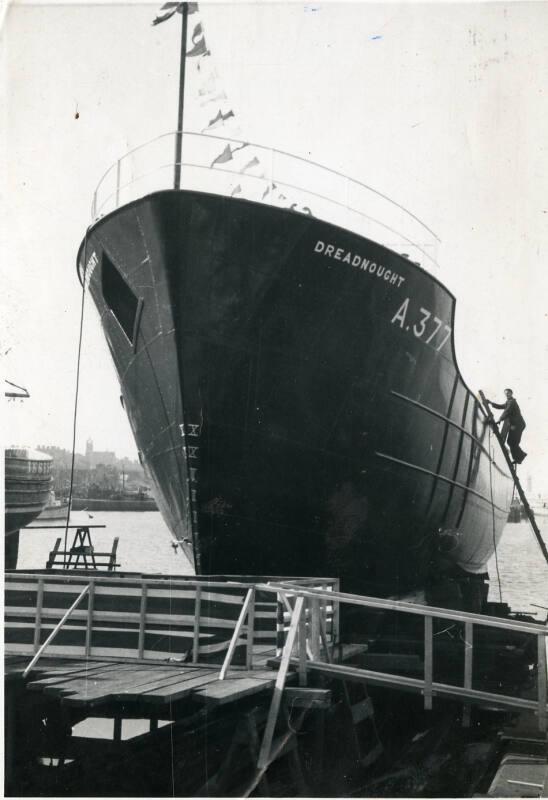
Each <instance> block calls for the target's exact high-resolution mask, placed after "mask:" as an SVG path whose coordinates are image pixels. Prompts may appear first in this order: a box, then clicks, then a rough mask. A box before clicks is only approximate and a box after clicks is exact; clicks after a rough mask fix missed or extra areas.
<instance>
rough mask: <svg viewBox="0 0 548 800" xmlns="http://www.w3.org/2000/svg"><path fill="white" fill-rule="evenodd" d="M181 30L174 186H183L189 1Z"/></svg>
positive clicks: (186, 4)
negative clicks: (182, 169)
mask: <svg viewBox="0 0 548 800" xmlns="http://www.w3.org/2000/svg"><path fill="white" fill-rule="evenodd" d="M182 5H183V11H182V17H183V21H182V30H181V63H180V67H179V111H178V114H177V135H176V139H175V178H174V183H173V186H174V188H175V189H180V188H181V163H182V158H183V109H184V100H185V67H186V32H187V22H188V3H183V4H182Z"/></svg>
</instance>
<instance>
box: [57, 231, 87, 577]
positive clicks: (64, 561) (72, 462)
mask: <svg viewBox="0 0 548 800" xmlns="http://www.w3.org/2000/svg"><path fill="white" fill-rule="evenodd" d="M89 228H90V226H88V227H87V229H86V234H85V236H84V251H83V254H84V259H83V261H84V269H83V272H82V301H81V304H80V331H79V335H78V355H77V358H76V387H75V391H74V414H73V420H72V458H71V465H70V488H69V501H68V509H67V522H66V526H65V543H64V551H65V554H64V557H63V569H68V562H67V542H68V529H69V522H70V511H71V507H72V492H73V488H74V460H75V454H76V420H77V418H78V391H79V388H80V362H81V359H82V338H83V331H84V305H85V299H86V271H87V260H86V255H87V243H88V232H89Z"/></svg>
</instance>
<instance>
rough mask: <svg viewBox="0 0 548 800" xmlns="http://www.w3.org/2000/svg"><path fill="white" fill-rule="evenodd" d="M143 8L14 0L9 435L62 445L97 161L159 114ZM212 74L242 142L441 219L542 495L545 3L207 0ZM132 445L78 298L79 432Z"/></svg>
mask: <svg viewBox="0 0 548 800" xmlns="http://www.w3.org/2000/svg"><path fill="white" fill-rule="evenodd" d="M159 5H160V4H158V5H154V4H152V5H148V4H142V3H139V4H136V3H133V4H124V5H122V4H120V5H113V4H108V3H101V4H93V3H87V4H83V5H71V4H61V5H48V4H38V5H36V4H32V5H31V4H27V3H24V2H23V3H16V4H13V3H12V4H11V5H10V6H9V8H8V10H7V13H6V14H5V17H4V21H3V26H2V30H1V34H0V35H1V42H0V53H1V55H0V69H1V75H2V81H3V84H4V87H3V88H4V91H3V92H2V95H3V101H2V107H1V113H2V116H3V122H4V124H3V125H2V130H3V131H4V136H3V139H2V141H1V147H2V158H3V160H5V163H6V167H7V168H6V169H5V170H2V175H3V181H2V184H1V196H2V204H3V207H4V208H3V212H2V220H3V224H2V225H0V234H1V241H0V244H1V264H0V269H1V270H2V275H1V279H2V287H3V291H2V297H1V299H0V303H1V304H2V309H1V319H2V328H3V333H2V341H1V349H0V354H1V355H2V361H3V372H4V375H5V377H6V378H8V379H9V380H11V381H14V382H16V383H19V384H22V385H24V386H25V387H27V388H28V390H29V392H30V395H31V397H30V399H29V400H27V401H25V402H23V403H9V404H7V405H6V406H5V408H4V409H3V413H4V425H3V430H4V438H5V443H6V444H12V443H14V444H15V443H19V444H27V445H30V446H36V445H38V444H55V445H59V446H63V447H67V448H70V447H71V445H72V426H73V413H74V398H75V381H76V365H77V352H78V332H79V324H80V303H81V289H80V285H79V283H78V280H77V278H76V272H75V260H76V252H77V249H78V245H79V243H80V241H81V239H82V238H83V235H84V233H85V230H86V227H87V225H88V224H89V222H90V205H91V199H92V195H93V191H94V189H95V186H96V185H97V183H98V182H99V179H100V177H101V175H102V174H103V173H104V172H105V170H106V169H107V168H108V167H109V166H110V165H111V164H112V163H113V162H114V161H115V159H116V158H118V157H119V156H120V155H123V154H124V153H126V152H127V151H128V150H129V149H131V148H132V147H135V146H136V145H138V144H141V143H143V142H146V141H147V140H149V139H152V138H153V137H155V136H158V135H160V134H162V133H165V132H167V131H171V130H174V129H175V127H176V113H177V90H178V87H177V79H178V66H179V60H178V59H179V35H180V18H179V16H178V15H176V17H175V18H173V19H172V20H169V21H167V22H165V23H163V24H162V25H158V26H156V27H152V25H151V21H152V19H153V18H154V16H155V15H156V13H157V11H158V8H159ZM203 14H204V24H205V33H206V39H207V43H208V47H209V48H210V50H211V51H212V53H213V55H214V57H215V60H216V64H217V69H218V73H219V75H220V77H221V79H222V83H223V88H224V89H225V91H226V93H227V95H228V96H229V98H230V99H231V101H232V105H233V108H234V111H235V113H236V115H237V117H238V120H239V124H240V128H241V130H242V132H243V134H244V135H245V137H246V138H248V139H249V140H250V141H253V142H257V143H261V144H264V145H267V146H272V147H275V148H277V149H280V150H284V151H287V152H291V153H294V154H296V155H299V156H302V157H305V158H309V159H312V160H314V161H317V162H319V163H321V164H324V165H326V166H328V167H331V168H333V169H336V170H339V171H340V172H342V173H344V174H347V175H349V176H351V177H353V178H355V179H357V180H359V181H363V182H364V183H367V184H368V185H370V186H373V187H375V188H376V189H378V190H380V191H382V192H383V193H385V194H387V195H389V196H390V197H392V198H393V199H394V200H396V201H398V202H399V203H401V204H403V205H404V206H405V207H406V208H409V209H410V210H411V211H412V212H413V213H414V214H415V215H416V216H418V217H419V218H420V219H422V220H424V222H425V223H426V224H427V225H428V226H429V227H430V228H432V229H433V230H434V231H435V232H436V233H437V234H438V236H439V237H440V238H441V241H442V244H441V246H440V250H439V254H438V261H439V264H440V267H439V271H438V272H437V277H438V278H439V279H440V280H442V281H443V282H444V283H445V284H446V285H447V287H448V288H449V289H450V290H451V291H452V292H453V293H454V294H455V295H456V297H457V311H456V321H455V343H456V351H457V356H458V360H459V365H460V368H461V371H462V373H463V376H464V378H465V380H466V382H467V383H468V385H469V386H470V388H471V389H472V390H474V391H477V390H478V389H480V388H482V389H483V390H484V391H485V393H486V394H487V396H488V397H491V398H493V399H498V400H499V401H501V402H502V400H503V399H504V398H503V389H504V388H505V387H506V386H510V387H512V388H513V389H514V393H515V395H516V397H517V399H518V401H519V403H520V406H521V408H522V412H523V414H524V416H525V419H526V422H527V429H526V431H525V434H524V438H523V442H522V444H523V446H524V449H525V450H527V451H528V452H529V457H528V459H527V461H526V462H525V464H524V467H523V468H522V475H524V476H527V475H530V476H531V477H532V486H533V490H534V494H537V493H542V494H543V495H545V496H548V420H547V416H548V415H547V409H548V300H547V298H548V272H547V270H546V266H545V265H546V263H547V261H548V196H547V190H546V187H547V186H548V88H547V87H548V3H546V2H540V3H537V2H534V3H528V2H512V3H477V2H470V3H455V4H450V3H431V4H419V3H405V4H398V3H392V4H388V3H383V4H375V3H348V4H345V3H320V2H318V3H307V4H303V3H268V2H266V3H265V2H263V3H261V4H258V3H252V4H246V3H238V4H212V3H209V4H207V5H206V6H205V7H203ZM88 437H92V438H93V440H94V444H95V447H96V449H98V450H107V449H108V450H115V451H116V452H117V454H118V456H120V457H122V456H126V457H131V458H135V454H136V447H135V444H134V442H133V439H132V435H131V431H130V429H129V425H128V423H127V420H126V418H125V415H124V412H123V410H122V408H121V406H120V403H119V388H118V384H117V379H116V376H115V372H114V368H113V366H112V364H111V361H110V356H109V354H108V350H107V346H106V343H105V341H104V338H103V336H102V333H101V330H100V326H99V322H98V317H97V314H96V312H95V309H94V307H93V304H92V302H91V300H90V298H86V300H85V304H84V330H83V344H82V354H81V373H80V394H79V402H78V416H77V437H76V447H77V450H78V451H83V449H84V447H85V440H86V439H87V438H88Z"/></svg>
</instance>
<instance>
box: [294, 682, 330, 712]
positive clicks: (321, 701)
mask: <svg viewBox="0 0 548 800" xmlns="http://www.w3.org/2000/svg"><path fill="white" fill-rule="evenodd" d="M284 702H285V703H287V704H288V706H289V707H290V708H314V709H316V708H330V706H331V702H332V692H331V690H330V689H309V688H305V687H303V686H299V687H286V689H285V690H284Z"/></svg>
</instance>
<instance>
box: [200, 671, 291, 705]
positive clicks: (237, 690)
mask: <svg viewBox="0 0 548 800" xmlns="http://www.w3.org/2000/svg"><path fill="white" fill-rule="evenodd" d="M275 682H276V676H275V674H274V673H271V675H270V677H268V678H262V679H258V678H249V677H246V678H225V679H224V680H222V681H216V682H214V683H211V684H210V685H209V686H206V687H205V688H204V689H200V690H197V691H195V692H194V695H193V696H194V697H195V698H196V700H199V701H200V702H202V703H204V705H207V706H219V705H224V704H225V703H231V702H235V701H236V700H241V699H242V698H243V697H248V696H249V695H252V694H257V693H258V692H263V691H265V690H266V689H271V688H272V687H273V686H274V684H275Z"/></svg>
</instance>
